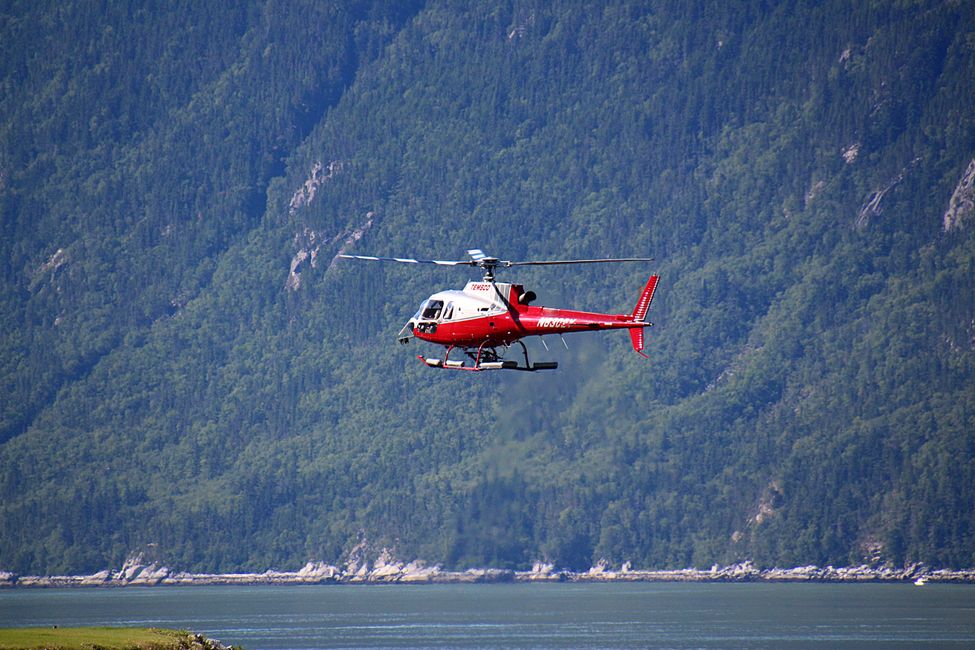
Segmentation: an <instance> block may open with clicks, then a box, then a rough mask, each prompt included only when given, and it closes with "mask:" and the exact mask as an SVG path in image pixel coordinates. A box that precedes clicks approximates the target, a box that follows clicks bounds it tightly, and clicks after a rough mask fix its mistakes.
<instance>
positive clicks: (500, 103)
mask: <svg viewBox="0 0 975 650" xmlns="http://www.w3.org/2000/svg"><path fill="white" fill-rule="evenodd" d="M84 7H85V6H79V7H78V8H77V11H80V12H84ZM293 7H294V8H295V9H294V11H293V12H287V11H281V7H278V6H277V5H274V7H271V6H270V5H267V6H265V5H263V4H255V5H252V6H248V7H246V8H244V9H241V10H240V13H241V15H240V16H239V17H237V18H235V19H234V20H228V21H226V22H222V21H219V20H212V22H213V23H214V26H211V27H207V26H206V25H208V24H209V23H208V22H207V21H206V20H202V18H203V17H202V16H200V17H198V18H200V19H201V20H196V19H195V18H194V16H193V14H194V12H202V13H205V12H206V10H202V9H198V8H194V7H190V8H182V9H181V10H180V11H181V12H182V14H180V13H179V12H177V10H176V8H173V9H172V11H173V15H172V16H162V17H160V16H147V17H145V18H144V19H143V20H142V21H141V22H140V21H139V20H136V19H135V18H134V17H126V16H120V17H118V19H117V20H116V21H114V22H113V21H111V20H108V19H107V17H105V16H98V17H97V18H95V19H93V20H96V23H97V24H98V26H99V28H100V29H99V30H98V31H99V33H101V34H109V35H110V34H111V33H112V32H111V31H110V29H109V27H110V28H111V30H116V31H121V32H122V33H124V34H126V35H127V36H134V35H141V38H144V39H145V40H147V41H149V42H151V43H153V46H152V47H151V48H149V49H148V50H147V52H148V53H147V54H146V55H145V57H146V58H145V60H144V61H141V62H140V61H134V62H133V63H132V68H133V71H131V72H130V73H129V74H128V76H127V75H126V73H124V72H121V71H118V72H117V71H114V70H113V69H111V68H110V71H111V74H109V75H108V77H109V80H110V82H106V83H107V86H108V88H109V89H110V92H106V93H102V94H101V95H99V94H98V92H99V91H98V88H97V86H96V84H95V82H94V81H93V80H92V79H93V78H94V77H96V76H97V74H99V73H98V72H96V70H95V69H96V68H98V67H99V65H100V64H101V65H103V66H104V65H106V64H105V63H104V62H105V61H107V60H108V59H110V58H111V57H112V56H116V57H117V56H118V49H119V46H118V45H117V42H116V41H115V40H113V39H112V38H111V36H104V37H103V38H104V39H105V40H104V41H97V40H96V39H91V42H90V43H88V45H87V47H88V49H89V50H90V51H92V52H93V63H92V64H91V65H90V66H89V67H85V68H82V69H80V70H72V69H70V68H69V67H67V66H68V64H67V63H66V62H65V61H58V60H57V59H55V60H53V61H49V62H48V67H49V68H50V69H48V68H42V69H41V70H38V71H36V72H31V73H30V74H27V73H25V69H27V70H32V69H31V68H30V65H31V64H30V63H29V62H24V63H20V62H19V60H17V59H16V58H15V57H14V58H5V59H4V60H5V61H10V62H11V63H9V64H5V69H4V78H5V79H6V87H9V88H12V89H15V90H16V92H11V93H9V94H7V95H5V99H4V101H5V102H7V103H8V104H9V106H10V108H11V110H9V111H8V110H6V106H5V110H4V111H3V114H4V115H11V116H17V115H27V114H30V113H31V112H32V111H37V110H41V111H42V112H43V107H42V106H41V107H35V105H34V103H36V102H38V101H40V99H39V97H41V95H39V94H38V93H37V92H36V91H34V90H32V88H33V87H34V86H35V85H36V86H37V87H50V88H52V90H51V93H53V95H52V98H51V99H49V100H47V101H49V102H50V103H51V106H53V107H55V109H56V110H55V111H54V112H53V113H52V114H53V115H54V116H55V117H56V116H57V115H59V113H58V112H57V111H61V112H62V113H63V116H62V117H59V118H57V119H55V117H52V118H51V121H52V127H51V129H52V130H51V131H50V133H48V132H42V131H41V130H38V129H35V130H34V131H30V130H28V127H27V126H24V120H18V119H16V117H11V118H10V119H8V120H5V122H4V127H3V128H4V131H3V133H4V137H3V142H4V149H3V158H2V160H3V165H4V173H3V178H4V183H3V186H2V198H0V200H2V201H3V206H4V208H3V210H4V215H5V217H4V239H3V241H4V244H3V245H4V253H5V257H6V259H8V260H9V261H8V263H7V264H6V265H5V267H4V276H3V277H4V285H3V286H4V290H3V295H4V299H3V300H4V303H3V304H4V310H3V314H4V320H5V327H4V332H5V335H4V347H3V353H2V360H3V380H2V381H3V382H4V386H5V389H4V391H3V394H4V396H5V397H4V403H3V414H4V415H3V417H4V428H3V431H4V432H5V433H4V434H3V437H4V442H3V443H2V447H0V456H2V462H0V468H2V469H0V494H2V495H3V499H2V506H0V529H2V530H3V532H2V533H0V560H2V562H0V565H2V566H3V567H4V568H7V569H12V570H17V571H37V572H44V571H67V570H72V571H81V570H90V569H97V568H102V567H103V566H105V565H107V564H109V563H120V562H121V559H122V558H123V557H124V556H125V555H126V554H128V553H129V552H131V551H132V550H134V549H139V548H143V547H144V546H145V545H146V544H150V543H152V544H154V545H155V546H154V548H156V549H158V551H157V552H158V553H159V554H160V555H161V557H162V558H163V559H164V560H165V561H166V562H170V563H172V564H174V565H175V566H179V567H181V568H187V569H205V570H232V569H262V568H267V567H268V566H283V565H296V564H299V563H301V562H303V561H304V560H306V559H309V558H323V559H328V560H338V559H340V558H341V557H342V555H343V554H344V553H347V552H349V550H350V549H351V548H352V547H353V546H355V545H356V544H357V543H361V542H365V544H366V545H367V546H368V547H370V548H372V549H378V548H379V547H382V546H388V547H391V548H394V549H395V550H396V552H397V553H400V554H402V555H409V556H419V557H424V558H426V559H428V560H429V561H434V562H441V563H444V564H447V565H451V566H458V567H466V566H470V565H474V564H490V565H493V566H498V567H516V566H518V567H520V566H525V565H526V564H530V563H531V561H533V560H536V559H546V560H550V561H553V562H556V563H557V564H560V565H564V566H568V567H573V568H585V567H588V566H590V565H591V564H592V563H593V562H594V561H595V560H597V559H599V558H601V557H604V558H607V559H608V560H610V561H611V562H623V561H626V560H630V561H633V562H634V564H636V565H644V566H648V565H654V566H684V565H688V564H694V565H698V566H709V565H710V564H712V563H714V562H729V561H732V560H739V559H746V558H747V559H753V560H755V561H756V562H758V563H761V564H769V565H771V564H807V563H834V564H845V563H850V562H860V561H862V560H863V559H865V558H866V559H877V558H879V559H882V560H886V561H891V562H895V563H902V562H909V561H925V562H929V563H932V564H936V565H953V566H959V565H964V566H971V565H973V564H975V547H973V546H972V539H973V535H972V532H973V526H975V522H973V520H972V513H973V512H975V508H973V506H975V493H973V490H975V488H973V486H975V480H973V479H975V476H973V472H975V469H973V468H975V447H973V431H975V403H973V400H975V397H973V395H975V391H973V390H972V388H973V378H975V372H973V371H975V367H973V361H975V344H973V341H975V338H973V334H975V332H973V327H975V274H973V259H972V258H973V253H975V247H973V242H972V237H973V235H972V232H973V224H972V221H973V219H975V217H973V215H972V214H971V213H972V209H971V208H970V207H966V206H970V205H971V202H972V193H971V181H970V180H969V181H968V184H967V188H968V189H967V190H966V189H965V188H966V183H965V182H964V178H965V174H966V170H968V169H969V165H970V164H971V161H972V160H973V159H975V124H973V119H972V115H971V111H970V110H969V108H968V107H970V106H971V105H972V100H973V98H975V88H973V81H972V80H973V79H975V51H973V44H975V15H973V12H972V10H971V9H969V8H968V7H967V6H965V5H964V4H957V5H956V4H952V3H918V4H917V5H916V6H912V7H910V8H884V9H877V8H871V7H863V6H860V4H859V3H844V2H834V3H828V4H827V5H825V6H814V7H807V6H804V5H796V6H782V7H775V8H771V9H769V8H767V7H765V6H764V5H762V4H761V3H756V4H755V5H754V6H746V7H737V8H735V9H734V10H732V9H730V8H726V7H724V6H723V5H721V4H720V3H695V4H688V5H684V6H682V7H680V8H677V9H671V8H660V7H654V6H642V5H639V4H637V5H632V4H626V3H620V4H615V3H614V4H609V5H606V6H600V7H579V6H577V5H576V4H575V3H567V4H566V5H564V6H558V5H556V6H551V5H550V4H549V3H544V4H542V3H521V2H518V3H511V4H505V5H498V6H493V5H492V6H490V7H488V6H485V7H457V6H454V5H452V4H450V3H444V4H441V3H435V2H431V3H427V4H426V5H424V6H422V7H420V6H416V7H412V8H411V9H410V10H409V11H402V12H398V13H395V15H394V14H393V13H391V12H390V11H389V10H386V9H382V8H374V7H370V6H368V5H366V4H365V3H350V4H347V5H344V6H343V7H341V8H340V9H337V10H334V11H329V10H325V9H321V10H320V14H319V15H317V16H314V17H310V16H309V15H308V14H307V11H310V10H311V8H301V9H300V10H299V9H298V8H297V7H298V6H297V5H293ZM15 9H17V11H14V10H11V11H10V12H9V14H10V15H9V16H8V17H7V18H6V19H5V22H4V27H3V30H4V33H5V34H15V33H18V32H17V30H18V29H19V28H20V27H18V26H19V25H23V24H28V23H31V21H30V20H28V18H31V15H30V14H29V12H30V11H32V9H30V8H25V9H23V10H22V11H21V10H20V7H15ZM36 11H37V12H38V14H39V15H40V16H42V17H45V18H46V19H47V20H48V22H49V23H51V24H50V26H48V27H46V28H45V30H42V31H44V32H45V36H46V37H48V38H59V37H60V38H66V37H67V35H66V33H65V30H67V27H66V26H67V25H68V24H70V22H71V21H70V20H67V19H62V21H61V22H57V20H55V19H54V18H47V17H48V16H50V15H51V14H52V13H53V12H51V11H48V10H46V9H45V8H41V9H37V10H36ZM166 11H168V10H166ZM162 13H166V12H165V11H163V12H162ZM184 16H185V20H186V21H187V23H186V24H194V25H203V27H201V28H199V31H200V33H199V35H195V34H193V33H192V32H191V33H189V34H187V33H186V30H185V29H183V28H181V27H180V26H179V25H178V24H176V25H173V26H172V27H169V26H167V23H165V21H164V18H165V19H167V20H171V21H172V20H177V21H178V20H183V19H184ZM191 19H192V20H191ZM52 21H53V22H52ZM36 22H37V24H43V23H44V21H40V20H38V21H36ZM217 23H219V26H217V25H216V24H217ZM59 30H60V31H59ZM92 31H94V30H91V31H82V32H80V34H79V35H78V36H77V37H76V38H78V39H85V38H89V34H90V33H92ZM24 37H25V38H26V37H27V35H26V34H25V36H24ZM180 39H183V40H187V41H188V43H187V44H184V43H183V42H182V40H180ZM220 39H223V40H222V41H221V40H220ZM2 40H4V41H5V42H6V41H7V40H8V39H2ZM86 42H87V41H86ZM215 43H222V45H214V44H215ZM11 47H13V46H11ZM206 48H210V49H211V50H212V52H213V53H212V54H209V55H203V54H200V51H201V49H202V50H206ZM24 51H26V52H34V53H35V55H34V59H35V60H36V59H37V58H38V57H37V56H36V52H37V51H38V50H37V49H33V48H32V47H26V48H25V49H24ZM157 52H170V53H171V54H170V55H169V56H171V57H175V59H172V58H167V56H166V55H164V54H158V53H157ZM25 57H26V58H28V59H30V58H31V57H29V56H27V55H25ZM181 57H183V58H181ZM201 59H202V61H203V62H204V64H203V65H199V66H197V65H196V62H197V61H200V60H201ZM140 66H141V67H140ZM89 68H90V70H89ZM148 76H152V77H153V78H154V79H155V78H159V79H163V80H168V81H165V82H160V84H161V85H160V87H161V88H162V90H159V91H158V95H159V96H161V97H164V98H165V100H166V101H161V100H160V99H159V98H158V97H156V96H152V95H151V93H150V96H148V97H146V98H144V99H142V98H138V97H136V96H134V95H133V91H132V90H131V89H132V88H136V89H144V88H146V87H150V88H151V86H147V84H145V83H144V82H143V81H142V80H143V79H145V78H148ZM58 84H62V85H64V84H67V86H68V87H70V86H71V84H75V85H76V86H77V87H78V88H79V89H81V90H79V91H77V92H78V93H81V94H85V93H92V94H94V95H95V96H100V97H104V99H105V103H106V105H108V106H109V107H110V109H111V110H114V111H117V115H118V119H117V120H116V121H117V123H118V124H117V126H116V127H115V131H114V134H112V133H109V134H108V135H106V134H103V133H102V132H100V131H99V132H97V133H91V132H90V129H89V133H88V134H85V135H84V137H82V135H77V136H72V135H70V134H71V133H72V132H73V131H72V130H71V129H66V127H65V126H63V125H73V124H80V123H82V120H81V117H82V116H85V120H87V119H88V117H87V116H88V114H89V112H90V108H89V107H88V106H89V105H88V104H85V103H84V102H81V103H80V104H78V105H73V104H72V103H71V101H70V97H72V95H71V93H70V92H69V93H63V96H62V97H61V98H60V99H58V95H59V93H60V92H61V90H60V87H59V86H58ZM167 84H169V85H167ZM54 89H57V90H54ZM82 91H83V92H82ZM140 92H148V91H145V90H140ZM113 93H115V94H117V96H118V97H119V98H120V99H119V100H118V101H119V102H120V103H112V101H111V98H112V97H113ZM134 97H135V98H134ZM87 101H90V100H87ZM126 102H131V104H132V106H131V107H129V105H128V104H127V103H126ZM96 106H97V103H96ZM150 109H151V110H150ZM147 111H148V112H147ZM136 118H138V119H136ZM58 120H60V121H58ZM58 125H62V126H58ZM31 128H33V127H31ZM44 138H47V139H46V140H45V139H44ZM62 143H63V144H62ZM55 188H58V189H57V191H55ZM66 190H67V191H66ZM953 196H955V197H956V198H954V199H953V198H952V197H953ZM966 201H967V203H966ZM952 205H954V206H955V208H956V209H955V210H954V211H953V212H952V210H951V206H952ZM946 212H950V213H951V217H950V218H949V219H947V221H946V217H945V214H946ZM34 215H39V218H38V217H35V216H34ZM68 215H75V216H73V217H70V218H67V216H68ZM472 246H479V247H481V248H484V249H485V250H487V251H490V252H492V253H495V254H499V255H503V256H505V257H507V258H511V259H522V258H531V257H536V258H544V257H569V256H579V257H596V256H603V255H606V256H610V255H644V254H652V255H654V256H655V257H656V258H657V259H658V260H659V262H658V263H657V264H656V265H655V266H654V268H653V271H654V272H659V273H660V275H661V276H662V281H661V287H660V291H659V292H658V296H657V298H656V302H655V304H654V309H653V310H652V313H651V318H652V320H654V322H655V327H654V328H653V329H652V330H651V332H650V334H651V336H650V351H651V355H652V357H653V359H652V361H651V362H649V363H647V362H645V361H644V360H643V359H640V358H638V357H636V355H633V354H632V353H631V352H629V350H628V347H629V346H628V344H627V342H626V341H625V337H615V336H613V335H609V334H608V335H605V336H586V337H581V336H580V337H568V339H567V342H568V343H569V347H570V350H569V351H567V352H565V351H561V352H560V351H557V350H556V349H555V347H554V346H553V347H552V351H551V352H550V353H549V354H551V355H553V356H558V357H559V358H560V361H561V365H562V369H561V370H560V371H558V374H556V375H551V374H548V375H545V376H537V377H536V376H521V375H519V376H514V377H512V376H508V375H504V374H502V373H499V374H498V375H489V376H480V375H479V376H476V377H470V376H468V373H438V372H434V371H430V370H429V369H426V368H424V367H422V366H421V365H420V364H418V363H417V362H416V361H415V359H413V358H412V351H410V350H404V349H402V348H399V346H393V345H392V338H393V335H394V334H395V332H396V331H397V330H398V329H399V327H400V326H401V325H402V323H403V322H404V321H405V320H406V319H407V318H408V316H409V315H410V314H411V313H413V310H415V308H416V305H417V304H419V302H420V300H422V299H423V298H425V297H426V295H428V294H429V293H431V292H432V291H434V290H436V289H439V288H443V287H447V286H459V285H460V284H461V283H462V282H463V281H464V280H465V279H467V278H466V276H465V275H464V273H463V272H460V274H459V275H457V274H456V273H458V272H456V271H449V272H448V271H444V270H426V269H423V270H419V271H417V270H415V269H412V268H400V267H397V266H382V265H371V266H370V265H366V264H363V265H360V266H356V265H355V264H354V263H346V262H344V261H333V260H332V258H333V256H334V255H335V254H336V253H337V252H338V251H339V250H340V249H342V250H353V249H354V250H356V251H360V252H369V253H374V254H395V255H402V254H413V255H417V256H424V257H426V256H429V257H438V258H453V257H456V256H457V255H459V254H460V253H461V252H462V251H463V250H464V249H465V248H468V247H472ZM59 250H61V251H63V252H62V253H61V254H60V255H59V253H58V251H59ZM146 269H151V272H150V273H146ZM650 270H651V269H646V268H639V267H633V266H619V267H614V268H611V269H608V268H603V267H599V268H597V267H592V268H587V267H579V268H574V269H550V270H545V271H528V272H525V273H518V274H517V276H515V274H511V275H510V277H511V278H512V279H514V278H516V277H517V279H518V280H519V281H524V282H525V283H526V284H529V285H530V286H531V287H532V288H533V289H534V290H535V291H536V292H537V293H538V294H539V296H540V302H542V303H545V304H552V305H555V304H566V305H572V306H579V307H581V308H589V309H599V310H625V309H629V308H630V307H631V306H632V303H633V301H635V299H636V297H637V292H638V291H639V288H640V287H641V286H642V283H643V282H644V281H645V279H646V275H647V274H648V273H649V272H650ZM450 273H454V275H450ZM536 347H537V346H536ZM560 347H561V346H560ZM538 354H544V350H541V349H539V351H538ZM485 374H487V373H485ZM457 375H460V376H457Z"/></svg>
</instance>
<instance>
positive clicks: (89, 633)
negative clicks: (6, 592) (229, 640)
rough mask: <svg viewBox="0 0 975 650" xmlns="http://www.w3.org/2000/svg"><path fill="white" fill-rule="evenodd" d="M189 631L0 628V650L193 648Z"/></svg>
mask: <svg viewBox="0 0 975 650" xmlns="http://www.w3.org/2000/svg"><path fill="white" fill-rule="evenodd" d="M192 647H200V646H198V645H197V646H194V644H193V639H192V636H191V635H190V634H189V633H188V632H184V631H177V630H160V629H155V628H139V627H19V628H9V627H8V628H0V650H15V649H16V650H22V649H26V648H45V649H50V650H74V649H75V648H77V649H79V650H81V649H86V650H92V649H94V648H98V649H99V650H101V649H105V650H109V649H113V650H114V649H118V650H123V649H124V650H131V649H139V650H173V649H176V648H192Z"/></svg>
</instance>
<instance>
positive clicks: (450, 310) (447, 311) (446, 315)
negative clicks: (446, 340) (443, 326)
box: [443, 302, 454, 320]
mask: <svg viewBox="0 0 975 650" xmlns="http://www.w3.org/2000/svg"><path fill="white" fill-rule="evenodd" d="M453 317H454V303H452V302H448V303H447V306H446V307H444V310H443V319H444V320H450V319H451V318H453Z"/></svg>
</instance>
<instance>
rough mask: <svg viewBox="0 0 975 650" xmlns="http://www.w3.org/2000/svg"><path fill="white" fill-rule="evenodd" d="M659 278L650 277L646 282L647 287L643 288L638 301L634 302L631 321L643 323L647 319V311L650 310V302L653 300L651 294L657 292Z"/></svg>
mask: <svg viewBox="0 0 975 650" xmlns="http://www.w3.org/2000/svg"><path fill="white" fill-rule="evenodd" d="M658 278H659V276H656V275H651V276H650V279H649V280H647V286H646V287H644V288H643V293H642V294H640V299H639V300H637V301H636V307H634V308H633V320H636V321H643V320H645V319H646V317H647V311H648V310H649V309H650V301H651V300H653V294H654V292H655V291H656V290H657V279H658Z"/></svg>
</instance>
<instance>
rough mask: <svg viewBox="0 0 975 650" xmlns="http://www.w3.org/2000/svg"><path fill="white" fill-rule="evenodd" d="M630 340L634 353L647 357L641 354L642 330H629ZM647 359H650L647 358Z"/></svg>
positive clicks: (634, 328) (637, 328) (633, 328)
mask: <svg viewBox="0 0 975 650" xmlns="http://www.w3.org/2000/svg"><path fill="white" fill-rule="evenodd" d="M630 340H631V341H633V349H634V350H636V353H637V354H639V355H642V356H644V357H647V355H646V354H645V353H644V352H643V328H642V327H631V328H630ZM647 358H648V359H649V358H650V357H647Z"/></svg>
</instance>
